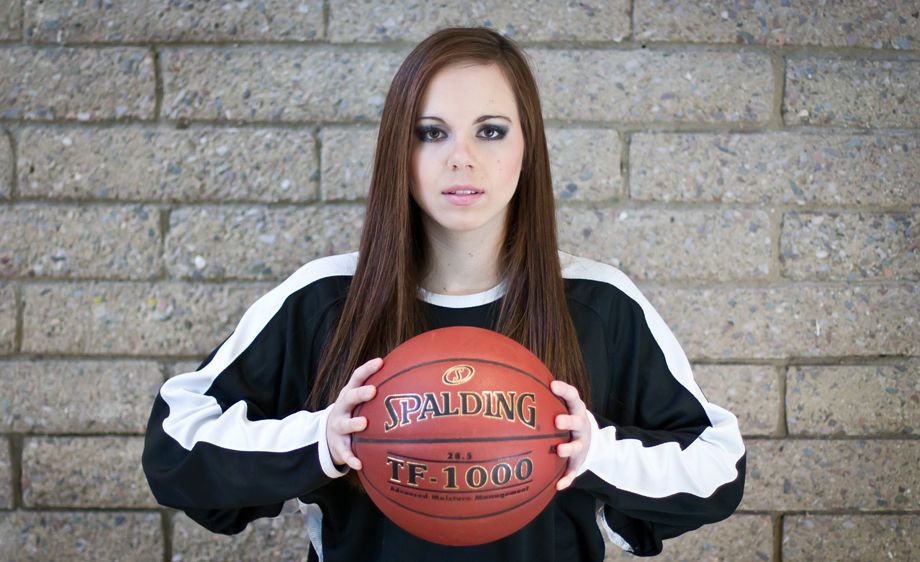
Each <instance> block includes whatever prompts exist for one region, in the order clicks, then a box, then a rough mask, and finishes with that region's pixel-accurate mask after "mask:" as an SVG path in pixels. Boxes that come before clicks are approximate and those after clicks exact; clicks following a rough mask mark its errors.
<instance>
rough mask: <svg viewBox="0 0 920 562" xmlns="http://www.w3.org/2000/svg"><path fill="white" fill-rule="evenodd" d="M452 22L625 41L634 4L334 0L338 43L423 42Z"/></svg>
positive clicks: (514, 32)
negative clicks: (362, 0) (343, 0)
mask: <svg viewBox="0 0 920 562" xmlns="http://www.w3.org/2000/svg"><path fill="white" fill-rule="evenodd" d="M450 26H484V27H488V28H490V29H494V30H495V31H498V32H499V33H501V34H502V35H505V36H507V37H511V38H513V39H515V40H518V41H620V40H621V39H622V38H623V37H625V36H626V35H627V34H628V33H629V2H628V1H626V0H611V1H607V2H597V3H593V4H590V5H589V4H585V3H572V2H565V1H563V0H549V1H545V2H533V1H516V2H501V1H499V0H485V1H483V2H475V3H458V2H443V3H442V2H430V3H427V2H413V1H410V0H399V1H396V2H386V1H381V0H374V1H372V2H362V3H356V2H333V3H331V4H329V38H330V40H332V41H336V42H357V43H375V42H389V41H410V42H418V41H421V40H422V39H424V38H425V37H427V36H428V35H429V34H431V33H433V32H434V31H436V30H437V29H440V28H442V27H450Z"/></svg>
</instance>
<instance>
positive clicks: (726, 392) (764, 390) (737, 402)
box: [693, 365, 783, 436]
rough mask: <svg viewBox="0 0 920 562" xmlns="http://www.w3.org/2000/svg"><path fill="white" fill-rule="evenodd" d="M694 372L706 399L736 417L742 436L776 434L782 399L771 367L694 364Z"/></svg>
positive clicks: (774, 371) (776, 376) (774, 372)
mask: <svg viewBox="0 0 920 562" xmlns="http://www.w3.org/2000/svg"><path fill="white" fill-rule="evenodd" d="M693 373H694V377H695V378H696V382H697V384H698V385H699V386H700V389H702V391H703V394H704V395H705V396H706V399H707V400H709V401H710V402H712V403H713V404H717V405H719V406H722V407H723V408H725V409H726V410H728V411H729V412H731V413H733V414H735V416H736V417H737V418H738V425H739V426H740V427H741V433H742V435H745V436H750V435H776V434H777V432H778V431H779V427H780V424H779V422H780V405H781V404H782V401H783V396H782V392H781V385H780V377H779V374H778V373H777V372H776V369H775V368H774V367H771V366H768V365H695V366H694V367H693Z"/></svg>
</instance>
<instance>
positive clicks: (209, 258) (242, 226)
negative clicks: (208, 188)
mask: <svg viewBox="0 0 920 562" xmlns="http://www.w3.org/2000/svg"><path fill="white" fill-rule="evenodd" d="M363 216H364V209H363V208H362V207H357V206H347V207H346V206H340V205H338V206H324V207H310V208H281V209H276V208H270V209H266V208H264V207H249V208H229V207H225V206H221V207H185V208H182V209H179V210H176V211H173V212H172V214H171V215H170V217H169V220H170V229H169V234H168V236H167V237H166V261H167V267H168V268H169V271H170V272H171V273H172V274H173V275H175V276H178V277H187V278H196V279H197V278H218V279H219V278H224V277H231V278H235V279H241V278H246V279H266V280H273V279H278V278H279V277H281V276H287V275H289V274H291V273H293V272H294V271H296V270H297V268H299V267H300V266H302V265H303V264H305V263H307V262H309V261H311V260H313V259H315V258H319V257H322V256H327V255H332V254H341V253H346V252H352V251H355V250H357V249H358V243H359V241H360V236H361V227H362V226H363Z"/></svg>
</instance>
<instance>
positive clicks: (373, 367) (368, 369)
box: [345, 357, 383, 389]
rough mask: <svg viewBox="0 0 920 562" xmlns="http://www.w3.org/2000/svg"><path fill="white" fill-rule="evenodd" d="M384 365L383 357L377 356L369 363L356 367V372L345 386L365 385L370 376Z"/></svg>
mask: <svg viewBox="0 0 920 562" xmlns="http://www.w3.org/2000/svg"><path fill="white" fill-rule="evenodd" d="M382 366H383V359H382V358H380V357H375V358H373V359H371V360H370V361H368V362H367V363H365V364H363V365H361V366H360V367H358V368H357V369H355V372H354V373H352V374H351V378H350V379H348V384H346V385H345V388H348V389H351V388H357V387H359V386H361V385H363V384H364V381H366V380H367V378H368V377H369V376H371V375H373V374H374V373H376V372H377V371H379V370H380V367H382Z"/></svg>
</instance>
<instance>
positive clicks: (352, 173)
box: [320, 126, 377, 201]
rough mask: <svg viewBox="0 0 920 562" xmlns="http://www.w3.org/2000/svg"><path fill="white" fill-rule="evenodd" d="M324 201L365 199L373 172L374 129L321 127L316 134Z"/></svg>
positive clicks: (375, 139) (375, 142)
mask: <svg viewBox="0 0 920 562" xmlns="http://www.w3.org/2000/svg"><path fill="white" fill-rule="evenodd" d="M320 139H321V142H322V145H323V149H322V157H321V160H322V178H323V185H322V193H323V200H324V201H339V200H342V201H357V200H359V199H365V198H366V197H367V194H368V191H369V190H370V185H371V177H372V175H373V172H374V152H375V151H376V148H377V129H376V128H372V127H363V126H361V127H325V128H323V130H322V132H321V133H320Z"/></svg>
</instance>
